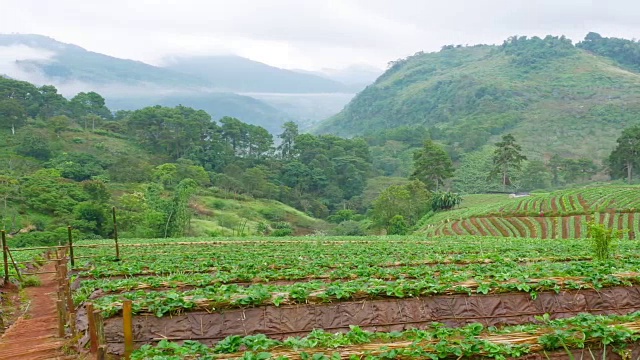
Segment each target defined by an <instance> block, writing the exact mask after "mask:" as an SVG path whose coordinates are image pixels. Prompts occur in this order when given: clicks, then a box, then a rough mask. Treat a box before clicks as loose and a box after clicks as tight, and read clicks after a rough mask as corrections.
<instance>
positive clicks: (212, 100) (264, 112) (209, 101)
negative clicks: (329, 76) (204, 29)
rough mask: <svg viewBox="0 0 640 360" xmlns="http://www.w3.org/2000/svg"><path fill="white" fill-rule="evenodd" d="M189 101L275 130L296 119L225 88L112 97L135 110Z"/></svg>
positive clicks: (113, 104)
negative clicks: (222, 89) (217, 90)
mask: <svg viewBox="0 0 640 360" xmlns="http://www.w3.org/2000/svg"><path fill="white" fill-rule="evenodd" d="M153 105H163V106H170V107H173V106H177V105H185V106H189V107H192V108H195V109H201V110H204V111H206V112H207V113H209V115H211V117H212V118H213V119H214V120H217V119H219V118H221V117H223V116H232V117H235V118H238V119H241V120H242V121H244V122H247V123H249V124H253V125H258V126H262V127H263V128H265V129H267V130H268V131H269V132H270V133H272V134H279V133H281V132H282V124H284V123H285V122H287V121H294V120H297V119H294V118H293V117H291V116H290V115H288V114H287V113H285V112H282V111H280V110H278V109H276V108H274V107H272V106H269V105H267V104H266V103H264V102H262V101H260V100H257V99H254V98H252V97H249V96H242V95H237V94H232V93H221V92H193V93H180V94H167V95H147V96H140V95H138V96H134V95H132V96H126V97H111V98H108V99H107V106H108V107H109V108H110V109H112V110H135V109H140V108H143V107H146V106H153Z"/></svg>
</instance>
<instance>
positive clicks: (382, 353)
mask: <svg viewBox="0 0 640 360" xmlns="http://www.w3.org/2000/svg"><path fill="white" fill-rule="evenodd" d="M638 320H640V313H638V312H635V313H632V314H629V315H611V316H606V315H591V314H586V313H585V314H579V315H577V316H575V317H572V318H566V319H557V320H550V318H549V316H548V315H545V316H541V317H538V318H537V321H536V323H532V324H525V325H517V326H507V327H502V328H496V327H489V328H485V327H484V326H483V325H482V324H479V323H474V324H469V325H466V326H464V327H460V328H448V327H446V326H444V325H443V324H440V323H433V324H431V326H429V327H427V328H426V329H424V330H419V329H411V330H406V331H403V332H389V333H385V332H369V331H364V330H362V329H361V328H359V327H356V326H352V327H351V330H350V331H349V332H347V333H344V334H343V333H337V334H332V333H328V332H325V331H323V330H314V331H312V332H311V333H310V334H309V335H307V336H306V337H290V338H288V339H286V340H284V341H277V340H273V339H270V338H268V337H267V336H265V335H263V334H259V335H250V336H245V337H241V336H229V337H227V338H225V339H223V340H221V341H219V342H218V343H217V344H216V345H215V346H214V347H213V348H209V347H207V346H205V345H203V344H201V343H199V342H197V341H191V340H189V341H186V342H185V343H184V344H183V345H179V344H177V343H172V342H170V341H166V340H162V341H160V342H159V343H158V345H156V346H150V345H144V346H142V347H141V348H140V349H138V350H136V351H135V352H134V354H133V356H132V359H134V360H142V359H154V358H156V357H161V358H163V359H183V358H185V357H197V358H199V359H218V358H222V357H224V355H221V354H233V355H234V357H237V358H239V359H288V357H286V356H282V355H278V353H279V352H280V351H282V350H285V351H287V350H289V351H294V352H296V353H297V354H296V355H297V356H299V357H300V358H302V359H317V360H332V359H340V352H341V351H345V350H346V351H350V352H353V353H354V355H352V357H351V358H353V359H360V358H361V356H363V355H365V352H364V351H362V350H360V351H358V345H362V344H375V343H380V346H379V348H378V349H375V350H368V351H366V356H367V357H366V358H367V359H370V360H374V359H394V358H421V359H425V358H426V359H434V360H435V359H444V358H449V357H455V358H458V359H459V358H463V357H465V358H466V357H473V356H483V357H487V358H494V359H506V358H509V357H519V356H522V355H526V354H529V353H532V352H534V351H540V350H544V351H553V350H565V351H567V352H568V351H569V349H584V348H585V347H587V348H589V347H599V346H604V347H605V348H606V347H607V346H608V347H613V348H614V349H617V350H621V349H624V348H625V346H626V345H627V344H628V343H631V342H634V341H637V340H638V339H640V334H638V330H637V328H636V327H634V326H629V327H627V326H628V325H629V323H632V322H634V323H635V322H637V321H638ZM625 325H627V326H625ZM631 325H634V324H633V323H632V324H631ZM501 335H509V336H511V337H513V338H518V336H519V337H527V338H530V337H533V338H535V342H530V343H528V344H522V345H512V344H510V343H509V342H508V341H507V342H505V341H504V340H502V341H501V342H498V341H496V340H497V339H499V338H500V336H501ZM492 339H496V340H494V341H495V342H494V341H492ZM401 341H408V342H410V345H405V346H401V347H395V346H393V344H394V342H401ZM297 356H296V357H297ZM227 357H228V356H227Z"/></svg>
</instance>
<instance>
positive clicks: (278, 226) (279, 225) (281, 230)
mask: <svg viewBox="0 0 640 360" xmlns="http://www.w3.org/2000/svg"><path fill="white" fill-rule="evenodd" d="M271 228H273V229H274V230H273V232H271V236H289V235H293V228H292V227H291V224H289V223H288V222H286V221H279V222H274V223H272V224H271Z"/></svg>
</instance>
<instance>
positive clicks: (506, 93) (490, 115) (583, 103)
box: [315, 36, 640, 160]
mask: <svg viewBox="0 0 640 360" xmlns="http://www.w3.org/2000/svg"><path fill="white" fill-rule="evenodd" d="M634 44H635V46H636V47H638V49H636V50H638V51H637V52H636V53H637V54H640V45H638V44H637V43H634ZM583 45H584V44H583V43H581V44H578V46H577V47H576V46H574V45H573V44H572V42H571V41H570V40H568V39H566V38H565V37H552V36H547V37H546V38H544V39H541V38H537V37H534V38H526V37H512V38H509V39H508V40H507V41H505V42H504V44H503V45H501V46H487V45H477V46H471V47H462V46H457V47H454V46H446V47H443V49H442V50H441V51H439V52H435V53H422V52H420V53H417V54H415V55H413V56H410V57H408V58H406V59H402V60H399V61H396V62H394V63H392V66H391V67H390V68H389V69H388V70H387V71H386V72H385V73H384V74H383V75H382V76H380V77H379V78H378V80H377V81H376V82H375V83H374V84H372V85H370V86H368V87H367V88H366V89H365V90H364V91H362V92H361V93H359V94H358V95H357V96H356V97H355V98H354V99H353V100H352V101H351V102H350V103H349V104H348V105H347V106H346V107H345V109H344V110H343V111H341V112H340V113H339V114H337V115H335V116H333V117H331V118H329V119H328V120H326V121H324V122H322V123H320V125H319V126H318V127H317V128H316V129H315V131H316V132H317V133H334V134H339V135H345V136H354V135H361V134H365V133H367V132H375V131H379V130H383V129H390V128H395V127H398V126H402V125H422V126H425V127H428V128H429V131H430V134H431V136H432V138H434V139H435V140H438V141H441V142H443V143H445V144H447V145H449V149H450V150H451V151H452V152H454V153H455V152H458V153H462V152H468V151H473V150H477V149H479V148H481V147H482V146H484V145H487V144H493V143H494V142H495V140H496V139H498V137H499V136H500V135H503V134H505V133H509V132H510V133H513V134H514V135H515V137H516V139H517V141H518V142H519V143H520V144H522V145H523V148H524V149H525V152H526V153H527V154H528V155H530V157H532V158H545V157H548V156H549V155H550V154H552V153H558V154H560V155H562V156H570V157H577V156H589V157H591V158H596V159H598V160H601V159H603V158H604V157H605V156H607V155H608V154H609V152H610V151H611V150H612V149H613V147H614V144H615V140H616V138H617V136H618V135H619V134H620V131H621V129H622V128H624V127H626V126H629V125H632V124H635V123H637V122H638V121H639V120H640V96H639V95H640V74H639V73H637V72H634V71H631V70H630V69H628V68H623V67H621V66H620V65H619V63H618V62H616V61H614V60H612V57H611V56H609V57H603V56H599V55H597V54H595V53H592V52H589V51H587V50H585V49H584V46H583ZM599 46H600V45H599ZM612 51H613V50H612ZM636 59H637V60H638V61H639V63H640V58H638V57H636Z"/></svg>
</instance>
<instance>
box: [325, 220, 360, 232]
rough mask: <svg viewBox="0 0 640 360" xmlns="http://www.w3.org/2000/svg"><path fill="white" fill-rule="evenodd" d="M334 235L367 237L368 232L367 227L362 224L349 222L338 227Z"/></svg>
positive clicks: (344, 222) (334, 230)
mask: <svg viewBox="0 0 640 360" xmlns="http://www.w3.org/2000/svg"><path fill="white" fill-rule="evenodd" d="M333 233H334V235H337V236H365V235H367V232H366V231H365V227H364V226H363V224H362V223H360V222H357V221H353V220H347V221H343V222H341V223H340V224H338V226H336V227H335V228H334V229H333Z"/></svg>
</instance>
